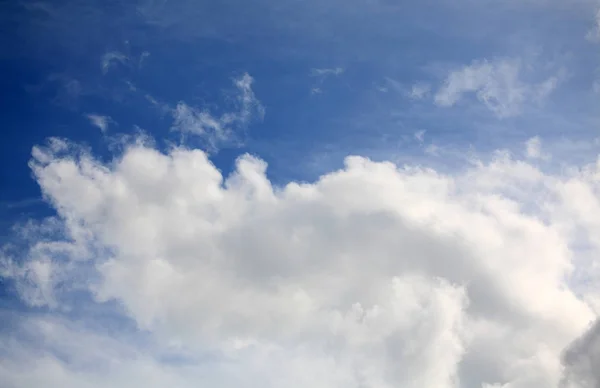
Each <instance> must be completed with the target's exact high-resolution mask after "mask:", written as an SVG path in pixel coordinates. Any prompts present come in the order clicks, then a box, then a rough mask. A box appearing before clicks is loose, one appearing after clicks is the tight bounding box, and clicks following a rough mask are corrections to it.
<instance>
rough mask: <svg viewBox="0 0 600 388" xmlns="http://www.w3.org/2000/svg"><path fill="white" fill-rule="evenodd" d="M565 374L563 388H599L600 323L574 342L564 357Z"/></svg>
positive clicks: (562, 382) (595, 324) (596, 323)
mask: <svg viewBox="0 0 600 388" xmlns="http://www.w3.org/2000/svg"><path fill="white" fill-rule="evenodd" d="M563 364H564V366H565V374H564V377H563V380H562V381H561V388H597V387H599V386H600V371H599V370H598V365H600V321H597V322H595V323H594V324H593V325H592V326H591V327H590V328H589V330H587V331H586V332H585V333H584V334H583V335H582V336H581V337H580V338H578V339H577V340H575V341H573V343H572V344H571V345H570V346H569V347H568V348H567V350H566V351H565V353H564V355H563Z"/></svg>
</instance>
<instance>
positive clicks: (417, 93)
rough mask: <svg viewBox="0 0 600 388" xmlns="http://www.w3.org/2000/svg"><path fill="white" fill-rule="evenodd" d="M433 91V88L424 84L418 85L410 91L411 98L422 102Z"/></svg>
mask: <svg viewBox="0 0 600 388" xmlns="http://www.w3.org/2000/svg"><path fill="white" fill-rule="evenodd" d="M430 91H431V86H430V85H428V84H424V83H417V84H414V85H413V86H412V88H411V89H410V94H409V97H410V98H411V99H413V100H421V99H423V98H425V97H426V96H427V95H428V94H429V92H430Z"/></svg>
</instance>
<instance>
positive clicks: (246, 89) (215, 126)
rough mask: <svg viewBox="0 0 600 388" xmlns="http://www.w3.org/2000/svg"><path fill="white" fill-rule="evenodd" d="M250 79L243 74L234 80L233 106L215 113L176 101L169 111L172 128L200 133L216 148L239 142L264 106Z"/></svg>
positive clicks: (213, 148)
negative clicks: (219, 113) (234, 105)
mask: <svg viewBox="0 0 600 388" xmlns="http://www.w3.org/2000/svg"><path fill="white" fill-rule="evenodd" d="M253 82H254V79H253V78H252V77H251V76H250V75H249V74H244V75H242V76H241V77H239V78H237V79H235V80H234V85H235V87H236V91H237V95H236V96H235V103H236V107H235V108H236V110H235V111H232V112H227V113H223V114H222V115H220V116H215V115H213V114H212V113H211V112H209V111H208V110H207V109H199V108H195V107H191V106H189V105H187V104H186V103H185V102H179V103H178V104H177V106H176V107H175V109H173V111H172V115H173V120H174V121H173V126H172V128H171V129H172V130H176V131H180V132H182V133H190V134H193V135H197V136H200V137H202V138H203V139H204V140H205V141H206V145H207V147H208V149H210V150H211V151H214V150H217V149H218V148H219V147H220V146H221V145H223V144H231V143H235V142H240V141H241V140H242V139H241V136H240V135H241V133H240V132H243V131H244V130H245V129H246V127H247V126H248V125H249V124H250V122H251V121H252V120H254V119H256V118H258V119H262V118H263V116H264V114H265V109H264V107H263V106H262V104H261V103H260V101H259V100H258V99H257V98H256V96H255V95H254V92H253V90H252V83H253Z"/></svg>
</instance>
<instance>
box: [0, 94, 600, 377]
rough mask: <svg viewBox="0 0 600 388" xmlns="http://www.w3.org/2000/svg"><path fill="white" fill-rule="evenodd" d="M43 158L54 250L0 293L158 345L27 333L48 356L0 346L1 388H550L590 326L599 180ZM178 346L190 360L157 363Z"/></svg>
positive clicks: (494, 166)
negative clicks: (288, 171) (293, 176)
mask: <svg viewBox="0 0 600 388" xmlns="http://www.w3.org/2000/svg"><path fill="white" fill-rule="evenodd" d="M246 84H247V83H246ZM53 144H54V145H53V146H52V147H49V148H41V147H36V148H35V149H34V159H33V160H32V162H31V166H32V169H33V171H34V174H35V177H36V179H37V181H38V183H39V184H40V186H41V188H42V190H43V192H44V195H45V198H47V199H48V200H49V201H50V203H51V204H52V205H53V206H54V208H55V209H56V210H57V212H58V214H59V217H60V218H59V220H61V222H60V227H61V228H62V229H64V233H65V235H66V236H67V239H66V240H65V241H54V240H55V239H56V238H54V239H53V238H50V239H49V238H48V237H45V238H40V239H39V240H38V241H37V242H35V241H33V243H32V245H31V250H30V253H29V256H27V257H24V258H22V259H24V260H17V258H19V257H17V256H15V257H13V256H14V254H9V253H8V251H7V252H5V253H4V259H3V261H2V262H3V263H5V265H4V267H3V268H5V269H6V270H5V271H4V272H3V274H2V276H3V277H5V278H9V279H12V281H14V282H16V284H18V285H20V287H17V289H18V290H21V291H22V297H23V298H24V299H25V300H26V301H28V302H29V303H30V304H33V305H40V304H43V303H44V301H46V302H45V303H47V304H51V305H52V306H61V305H62V304H63V303H66V302H65V301H64V293H65V292H67V290H68V289H69V288H70V287H74V285H73V283H76V284H77V287H85V288H87V290H88V291H89V292H91V293H92V294H93V296H94V298H95V301H96V303H102V302H103V301H108V300H116V301H117V302H118V303H119V305H120V306H122V307H123V309H124V311H125V312H126V314H127V315H128V316H129V317H130V318H131V319H133V320H134V321H135V322H136V323H137V325H138V326H139V327H140V328H141V329H143V330H145V331H146V332H147V333H149V334H150V335H151V336H152V340H153V341H155V343H156V344H157V345H156V348H154V347H150V348H149V347H142V348H140V347H138V346H134V345H126V344H123V343H122V342H120V341H118V340H116V339H112V335H109V334H102V333H97V332H89V330H87V329H82V328H79V327H73V326H72V325H70V324H69V323H64V322H63V323H60V322H59V323H56V322H55V323H52V324H51V325H50V324H48V323H45V322H47V321H45V320H41V321H39V320H36V321H35V325H34V326H35V328H38V327H39V325H45V326H44V327H48V325H50V326H49V327H51V328H52V330H46V331H42V334H41V335H42V336H43V338H45V340H44V341H42V343H43V344H45V345H43V346H46V347H51V348H54V347H58V349H57V350H56V352H55V353H53V352H50V351H46V352H44V353H40V352H36V351H35V349H33V348H31V344H28V343H27V342H26V341H23V342H19V341H18V340H12V342H10V341H9V340H8V339H7V338H6V337H1V336H0V338H2V341H5V342H4V343H7V344H8V343H12V345H11V346H10V347H7V346H3V348H4V349H8V357H4V358H3V360H2V361H0V379H1V380H2V381H5V382H6V381H7V382H9V383H8V384H9V387H13V386H14V387H23V388H27V387H36V386H39V384H40V382H41V381H55V382H57V384H58V383H60V385H61V386H64V387H80V386H83V387H101V386H107V385H110V386H112V387H117V388H118V387H128V386H132V385H144V386H150V387H152V386H165V385H170V386H178V387H188V386H189V387H192V386H197V385H198V382H199V381H201V382H202V384H203V385H207V386H219V387H230V386H231V387H233V386H236V387H239V386H243V387H254V386H257V387H258V386H261V387H263V386H271V387H281V386H290V387H301V386H302V387H304V386H314V387H324V388H325V387H326V388H330V387H348V386H359V385H360V386H376V387H397V386H401V387H415V388H417V387H429V386H435V387H448V388H449V387H481V386H486V384H487V386H502V387H511V388H521V387H522V388H526V387H552V386H557V384H559V382H560V381H561V379H563V377H562V369H563V368H562V366H561V354H562V351H563V349H565V348H567V347H568V345H569V344H570V343H571V341H572V340H573V339H574V338H576V337H578V336H579V335H580V333H582V332H583V331H584V330H585V329H586V327H587V326H588V324H589V323H590V322H591V321H592V320H594V319H595V317H596V313H597V312H594V310H593V307H592V306H591V305H590V304H589V303H588V302H587V301H588V300H591V299H592V298H593V297H594V296H597V295H599V294H598V290H597V288H595V287H593V286H589V284H593V283H588V285H580V284H572V283H571V282H570V279H572V274H573V268H574V266H577V267H576V268H577V270H578V271H581V270H584V271H586V273H589V274H590V276H597V272H594V271H592V270H591V268H592V267H593V266H591V264H589V263H588V264H586V265H588V266H589V267H583V264H582V263H581V262H579V261H578V260H576V256H577V253H578V252H577V250H576V249H577V248H576V247H577V246H581V245H580V244H581V242H582V241H587V244H588V245H589V246H590V247H591V249H593V250H594V252H598V250H599V249H600V239H598V238H597V236H600V222H599V221H598V220H600V200H599V199H598V198H599V197H598V196H597V195H594V193H600V184H598V182H599V181H600V180H598V179H597V178H598V176H600V163H599V164H598V165H595V164H594V165H590V166H585V167H584V168H581V169H578V170H574V171H570V172H569V173H568V175H565V176H558V175H549V174H545V173H544V172H543V171H541V170H539V168H538V167H536V166H534V165H530V164H528V163H527V162H525V161H521V160H515V159H513V158H512V157H511V156H510V154H509V153H507V152H499V153H497V155H496V157H495V158H494V159H493V160H492V161H491V162H489V163H483V162H478V163H474V164H473V167H471V168H469V169H467V170H466V171H464V172H462V173H455V174H452V175H444V174H441V173H438V172H435V171H433V170H429V169H425V168H420V167H414V166H413V167H411V166H407V167H402V168H399V167H397V166H395V165H393V164H391V163H376V162H372V161H369V160H367V159H364V158H360V157H350V158H348V159H346V163H345V167H344V168H343V169H341V170H339V171H333V172H330V173H328V174H326V175H323V176H321V177H320V178H319V179H318V180H317V181H316V182H313V183H296V182H291V183H289V184H287V185H286V186H283V187H274V186H273V185H272V184H271V182H270V181H269V180H268V179H267V177H266V175H265V170H266V167H267V166H266V164H265V163H264V162H263V161H261V160H260V159H257V158H255V157H252V156H249V155H246V156H243V157H241V158H240V159H239V160H238V162H237V167H236V169H235V172H234V173H233V174H231V175H230V176H228V177H224V176H222V175H221V173H220V172H219V171H218V170H217V169H216V168H215V166H213V165H212V164H211V163H210V161H209V159H208V158H207V155H206V154H205V153H203V152H201V151H199V150H187V149H182V148H180V149H174V150H172V151H171V152H170V153H168V154H162V153H160V152H158V151H156V150H155V149H153V148H150V147H148V146H144V145H142V144H137V145H133V146H131V147H130V148H128V149H127V151H126V152H125V154H124V155H123V156H122V157H120V158H118V159H117V160H115V161H114V162H112V163H110V164H107V165H103V164H101V163H100V162H98V161H96V160H94V159H93V158H92V157H91V156H89V155H86V154H85V152H83V151H81V150H76V148H73V146H72V145H67V144H65V143H64V142H58V141H54V143H53ZM56 144H58V145H60V144H63V145H62V146H57V145H56ZM73 150H75V151H76V152H74V151H73ZM49 241H50V242H52V241H54V243H55V244H58V245H57V246H58V247H60V249H59V248H55V250H47V249H46V250H44V249H42V247H44V246H45V245H44V244H48V242H49ZM67 247H69V249H67ZM35 252H42V253H43V255H40V254H37V255H35V254H34V253H35ZM56 252H60V255H57V253H56ZM98 252H105V253H104V254H102V255H101V256H99V255H98ZM57 257H60V260H59V259H58V258H57ZM595 257H597V255H596V256H595ZM7 263H8V264H7ZM42 263H47V264H43V265H42ZM90 264H91V268H93V272H94V273H95V274H96V276H94V277H91V278H88V279H91V280H88V283H87V284H86V283H84V284H81V283H80V278H81V276H80V271H81V266H85V268H87V269H88V270H89V268H90ZM32 268H34V269H33V270H32ZM9 269H10V270H9ZM587 269H590V271H587ZM27 271H30V272H31V273H33V274H35V277H34V278H32V277H28V276H29V275H26V273H28V272H27ZM32 279H33V281H32ZM596 279H600V277H597V278H596ZM567 281H569V282H567ZM21 286H22V287H21ZM36 292H37V294H36ZM38 294H39V295H41V297H37V296H36V295H38ZM32 295H33V296H32ZM578 295H580V296H581V297H578ZM22 325H25V326H24V329H23V330H25V331H26V330H29V329H27V328H28V327H29V326H27V325H26V324H25V323H23V324H22ZM30 330H32V331H35V330H37V331H38V332H39V328H38V329H30ZM52 338H54V340H52ZM6 341H9V342H6ZM14 341H17V342H16V343H15V342H14ZM63 341H64V342H63ZM177 343H179V344H185V346H184V347H181V346H179V347H176V348H175V350H172V351H174V352H175V353H176V354H181V352H183V354H185V355H186V357H188V358H190V360H191V361H189V362H185V363H175V364H165V363H164V362H162V361H160V360H161V357H160V354H162V353H161V352H162V351H163V350H164V349H166V348H170V346H171V345H170V344H177ZM98 344H102V345H101V346H99V345H98ZM161 349H162V350H161ZM207 352H208V353H210V354H212V356H211V361H210V362H208V361H200V360H199V359H198V357H200V356H201V355H202V354H206V353H207ZM53 354H60V355H61V357H58V356H53ZM65 355H67V357H66V358H65ZM69 359H70V360H73V361H71V362H69V361H65V360H69ZM103 365H106V367H107V368H108V366H109V365H113V367H111V368H110V369H102V368H103ZM25 366H26V367H27V369H25ZM233 370H234V371H235V373H234V374H232V371H233ZM578 370H579V369H578ZM306 371H310V372H311V373H306ZM567 378H568V377H567Z"/></svg>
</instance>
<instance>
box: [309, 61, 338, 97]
mask: <svg viewBox="0 0 600 388" xmlns="http://www.w3.org/2000/svg"><path fill="white" fill-rule="evenodd" d="M343 73H344V69H343V68H341V67H335V68H331V69H327V68H324V69H311V70H310V76H311V77H314V78H316V84H315V85H313V86H312V88H311V89H310V94H321V93H323V83H325V80H327V78H329V77H332V76H333V77H338V76H340V75H342V74H343Z"/></svg>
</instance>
